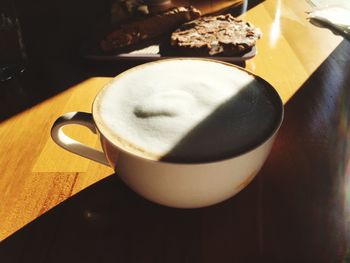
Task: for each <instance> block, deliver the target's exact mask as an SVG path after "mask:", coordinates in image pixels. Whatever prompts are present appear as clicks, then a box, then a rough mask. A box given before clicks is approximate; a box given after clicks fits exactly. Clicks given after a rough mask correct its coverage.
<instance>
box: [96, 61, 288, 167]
mask: <svg viewBox="0 0 350 263" xmlns="http://www.w3.org/2000/svg"><path fill="white" fill-rule="evenodd" d="M280 108H281V102H280V99H279V97H278V95H277V93H276V92H275V90H274V89H273V88H272V87H271V86H270V85H268V84H267V83H266V82H264V81H263V80H261V79H259V78H257V77H255V76H254V75H252V74H250V73H248V72H246V71H244V70H242V69H240V68H237V67H234V66H232V65H229V64H225V63H221V62H216V61H211V60H199V59H170V60H162V61H157V62H152V63H147V64H144V65H141V66H137V67H135V68H132V69H130V70H128V71H126V72H124V73H122V74H120V75H118V76H117V77H116V78H115V79H114V80H112V81H111V82H110V83H109V84H108V85H107V86H106V87H105V88H104V89H103V90H102V91H101V92H100V93H99V95H98V96H97V98H96V100H95V102H94V106H93V113H94V118H95V122H96V124H97V127H98V129H99V130H100V131H101V132H102V133H103V134H104V135H105V136H106V138H107V139H108V140H109V141H111V142H112V143H113V144H115V145H117V146H119V147H120V148H121V149H123V150H125V151H128V152H132V153H133V154H135V155H138V156H140V157H143V158H148V159H151V160H164V161H168V162H175V163H177V162H185V163H201V162H212V161H219V160H223V159H226V158H230V157H233V156H235V155H239V154H242V153H244V152H246V151H249V150H251V149H253V148H254V147H257V146H258V145H260V144H262V143H263V142H265V141H266V140H267V139H269V138H270V136H272V135H273V134H274V132H275V131H276V130H277V129H278V127H279V124H280V120H281V118H282V116H281V111H280Z"/></svg>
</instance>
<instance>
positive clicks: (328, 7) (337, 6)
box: [308, 0, 350, 37]
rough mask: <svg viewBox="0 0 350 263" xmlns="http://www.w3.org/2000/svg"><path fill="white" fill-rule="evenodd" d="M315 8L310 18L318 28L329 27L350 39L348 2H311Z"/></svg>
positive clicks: (324, 0)
mask: <svg viewBox="0 0 350 263" xmlns="http://www.w3.org/2000/svg"><path fill="white" fill-rule="evenodd" d="M309 2H310V3H311V4H312V5H313V6H314V8H313V10H312V11H311V12H308V18H309V19H310V21H311V22H313V23H314V24H316V25H318V26H323V27H328V28H330V29H333V30H335V31H336V32H337V33H341V34H343V35H346V36H348V37H350V4H349V2H348V0H346V1H344V0H337V1H335V0H332V1H330V0H309Z"/></svg>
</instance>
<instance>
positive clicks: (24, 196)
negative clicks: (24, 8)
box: [0, 0, 350, 263]
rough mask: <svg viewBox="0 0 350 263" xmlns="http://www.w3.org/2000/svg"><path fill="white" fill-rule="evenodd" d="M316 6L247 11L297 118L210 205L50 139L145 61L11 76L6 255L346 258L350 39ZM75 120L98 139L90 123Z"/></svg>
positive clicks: (2, 236)
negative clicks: (140, 183)
mask: <svg viewBox="0 0 350 263" xmlns="http://www.w3.org/2000/svg"><path fill="white" fill-rule="evenodd" d="M239 8H241V7H239ZM308 10H310V7H309V6H308V4H307V3H306V2H304V1H295V0H284V1H282V0H266V1H263V2H261V3H257V4H256V5H255V4H254V5H253V6H248V8H247V10H244V11H245V12H244V13H243V14H242V15H241V17H242V18H243V19H246V20H248V21H251V22H252V23H253V24H255V25H257V26H259V27H260V28H261V30H262V32H263V37H262V39H261V40H259V42H258V45H257V49H258V54H257V55H256V57H254V58H253V59H251V60H249V61H248V62H247V63H246V68H247V69H249V70H251V71H253V72H255V73H256V74H258V75H260V76H261V77H263V78H265V79H266V80H267V81H269V82H270V83H271V84H272V85H273V86H274V87H275V88H276V89H277V91H278V92H279V94H280V95H281V97H282V98H283V101H284V103H285V110H286V111H285V120H284V123H283V125H282V127H281V130H280V133H279V136H278V138H277V141H276V143H275V145H274V147H273V149H272V152H271V154H270V156H269V158H268V160H267V162H266V164H265V165H264V167H263V169H262V171H261V172H260V173H259V174H258V176H257V177H256V178H255V179H254V180H253V182H252V183H251V184H250V185H249V186H248V187H247V188H245V189H244V190H243V191H242V192H240V193H239V194H238V195H237V196H235V197H233V198H231V199H229V200H227V201H225V202H223V203H220V204H218V205H215V206H212V207H208V208H203V209H193V210H181V209H171V208H167V207H162V206H158V205H156V204H153V203H150V202H148V201H146V200H144V199H143V198H141V197H139V196H138V195H136V194H135V193H133V192H132V191H131V190H129V189H128V188H127V187H126V186H125V185H124V184H123V183H122V182H121V181H120V180H119V178H118V176H116V175H114V174H113V171H112V170H111V169H110V168H108V167H105V166H102V165H100V164H97V163H94V162H92V161H89V160H87V159H84V158H81V157H79V156H76V155H73V154H71V153H68V152H66V151H65V150H63V149H61V148H59V147H58V146H57V145H55V144H54V143H53V141H52V140H51V138H50V128H51V125H52V123H53V121H54V120H55V119H56V118H57V117H58V116H59V115H61V114H62V113H65V112H69V111H87V112H89V111H90V107H91V106H90V105H91V102H92V101H93V98H94V96H95V94H96V93H97V92H98V91H99V90H100V89H101V88H102V86H103V85H104V84H106V83H107V82H108V81H109V80H110V79H111V76H112V75H115V74H117V73H119V72H121V71H122V70H124V69H126V68H128V67H131V66H132V65H133V64H132V63H131V64H130V63H129V64H119V63H115V64H111V65H108V67H107V66H105V65H99V67H97V66H95V65H92V66H91V64H90V66H86V64H85V62H82V61H80V60H79V59H78V60H74V63H73V62H72V63H71V64H69V63H68V62H64V63H63V62H62V63H61V64H59V63H54V62H51V64H43V65H44V66H45V65H50V69H46V68H45V67H42V68H41V69H37V70H32V71H31V70H30V69H28V73H27V74H28V75H27V76H24V77H23V78H22V79H20V80H13V81H10V82H7V83H2V84H1V85H2V90H0V92H1V99H0V102H1V106H0V109H1V111H0V112H1V122H0V167H1V170H0V240H2V242H1V243H0V262H1V263H7V262H11V263H13V262H347V261H348V260H349V252H348V251H349V248H350V247H349V244H348V238H349V233H350V232H349V230H350V228H349V218H350V217H349V215H350V214H349V207H350V203H349V200H350V192H349V191H350V185H349V175H350V174H349V172H350V170H349V152H350V151H349V149H350V148H349V116H350V115H349V113H350V108H349V101H350V89H349V88H350V87H349V84H348V83H350V70H349V65H350V64H349V63H350V44H349V42H348V41H346V40H343V39H342V37H340V36H336V35H334V34H333V33H332V32H331V31H330V30H328V29H323V28H318V27H315V26H313V25H311V24H310V23H309V21H308V20H307V19H306V13H305V12H306V11H308ZM50 59H51V57H50ZM91 68H93V70H91ZM111 68H112V69H111ZM87 72H88V73H87ZM91 72H93V73H91ZM90 73H91V74H90ZM106 75H107V77H106ZM40 77H41V78H40ZM0 87H1V86H0ZM67 132H68V133H69V134H70V135H72V136H74V137H76V138H79V139H80V140H81V141H82V142H85V143H88V144H90V145H94V146H98V139H97V137H95V136H94V135H93V134H90V133H89V132H88V131H86V130H85V129H84V128H80V127H73V128H72V127H70V128H69V129H68V130H67Z"/></svg>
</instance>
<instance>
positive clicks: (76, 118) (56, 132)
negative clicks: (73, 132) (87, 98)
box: [51, 112, 110, 166]
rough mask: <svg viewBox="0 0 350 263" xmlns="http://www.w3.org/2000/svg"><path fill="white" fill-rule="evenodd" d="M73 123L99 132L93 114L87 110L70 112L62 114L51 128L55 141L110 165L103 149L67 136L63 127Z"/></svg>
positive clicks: (77, 152)
mask: <svg viewBox="0 0 350 263" xmlns="http://www.w3.org/2000/svg"><path fill="white" fill-rule="evenodd" d="M71 124H78V125H82V126H85V127H87V128H89V129H90V130H91V131H92V132H93V133H95V134H96V133H97V131H96V126H95V122H94V120H93V118H92V114H90V113H86V112H69V113H65V114H63V115H62V116H60V117H59V118H58V119H57V120H56V121H55V123H54V124H53V126H52V128H51V137H52V139H53V140H54V141H55V143H57V144H58V145H59V146H61V147H62V148H64V149H66V150H68V151H70V152H72V153H75V154H77V155H80V156H83V157H85V158H88V159H91V160H93V161H96V162H99V163H102V164H104V165H107V166H110V165H109V163H108V161H107V159H106V157H105V154H104V153H103V152H102V151H99V150H96V149H94V148H92V147H90V146H87V145H84V144H82V143H80V142H78V141H76V140H74V139H72V138H71V137H69V136H67V135H66V134H65V133H64V132H63V130H62V128H63V127H64V126H66V125H71Z"/></svg>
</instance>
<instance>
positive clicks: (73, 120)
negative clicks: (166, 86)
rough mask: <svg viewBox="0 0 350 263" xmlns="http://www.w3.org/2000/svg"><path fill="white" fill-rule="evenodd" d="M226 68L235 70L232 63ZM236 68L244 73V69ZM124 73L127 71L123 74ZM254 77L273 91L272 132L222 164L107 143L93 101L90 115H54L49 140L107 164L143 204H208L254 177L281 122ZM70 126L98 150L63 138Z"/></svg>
mask: <svg viewBox="0 0 350 263" xmlns="http://www.w3.org/2000/svg"><path fill="white" fill-rule="evenodd" d="M151 63H161V61H157V62H151ZM218 63H223V62H218ZM224 64H226V63H224ZM226 65H230V66H231V67H236V66H233V65H231V64H226ZM138 67H143V65H141V66H138ZM236 68H238V67H236ZM239 69H241V70H243V71H245V69H242V68H239ZM133 70H135V68H133ZM125 73H128V71H126V72H124V73H123V74H125ZM249 74H252V73H249ZM214 77H215V76H214ZM255 77H256V78H258V79H259V80H260V81H262V82H263V83H264V85H267V86H268V87H269V88H270V89H271V90H273V92H274V93H275V96H276V98H277V103H278V111H279V112H278V116H279V118H278V121H277V122H276V123H275V124H274V127H273V129H272V130H273V131H272V132H271V134H269V135H268V136H267V137H266V138H265V139H264V140H263V141H261V142H260V143H259V144H258V145H256V147H254V148H252V149H249V150H248V151H245V152H244V153H242V154H239V155H235V156H232V157H230V158H226V159H224V160H219V161H212V162H204V163H174V162H167V161H162V160H151V159H148V158H144V157H140V156H139V155H136V154H134V153H131V152H130V151H128V150H126V149H125V148H123V147H121V146H120V145H117V144H116V143H113V142H112V141H110V140H108V139H107V138H106V136H105V135H104V134H103V133H102V132H101V131H100V130H101V129H100V128H99V124H98V122H95V120H96V119H95V116H94V112H95V111H94V108H95V103H94V104H93V110H92V114H90V113H84V112H71V113H66V114H64V115H62V116H61V117H59V118H58V119H57V120H56V122H55V123H54V124H53V126H52V130H51V136H52V138H53V140H54V141H55V142H56V143H57V144H58V145H60V146H61V147H63V148H65V149H66V150H68V151H71V152H73V153H75V154H78V155H81V156H83V157H86V158H89V159H91V160H94V161H97V162H99V163H102V164H104V165H108V166H111V167H112V168H114V169H115V170H116V172H117V174H118V175H119V176H120V178H121V179H122V180H123V181H124V182H125V184H127V185H128V186H129V187H130V188H131V189H133V190H134V191H135V192H136V193H138V194H140V195H141V196H143V197H144V198H146V199H148V200H151V201H153V202H156V203H159V204H162V205H166V206H170V207H177V208H198V207H205V206H209V205H213V204H216V203H219V202H221V201H224V200H226V199H228V198H230V197H232V196H234V195H235V194H236V193H238V192H239V191H240V190H242V189H243V188H244V187H245V186H247V185H248V184H249V182H250V181H251V180H252V179H253V178H254V177H255V175H256V174H257V173H258V171H259V170H260V168H261V167H262V165H263V164H264V162H265V160H266V158H267V156H268V154H269V152H270V150H271V147H272V144H273V142H274V139H275V137H276V135H277V132H278V130H279V127H280V125H281V123H282V119H283V104H282V101H281V100H280V97H279V96H278V94H277V92H276V91H275V90H274V89H273V87H272V86H271V85H269V84H268V83H267V82H265V81H264V80H262V79H260V78H259V77H257V76H255ZM95 101H96V100H95ZM70 124H79V125H83V126H86V127H87V128H89V129H90V130H91V131H93V132H94V133H98V135H99V138H100V141H101V145H102V148H103V152H102V151H98V150H96V149H93V148H91V147H89V146H86V145H83V144H81V143H80V142H77V141H75V140H74V139H72V138H70V137H68V136H67V135H66V134H64V132H63V130H62V127H63V126H66V125H70Z"/></svg>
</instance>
